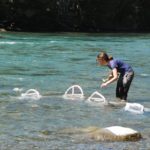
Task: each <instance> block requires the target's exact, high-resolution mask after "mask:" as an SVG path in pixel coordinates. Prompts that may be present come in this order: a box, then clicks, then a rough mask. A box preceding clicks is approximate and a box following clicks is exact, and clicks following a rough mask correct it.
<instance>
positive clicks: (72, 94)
mask: <svg viewBox="0 0 150 150" xmlns="http://www.w3.org/2000/svg"><path fill="white" fill-rule="evenodd" d="M63 98H65V99H83V98H84V93H83V90H82V88H81V87H80V86H79V85H73V86H71V87H69V88H68V89H67V90H66V92H65V94H64V95H63Z"/></svg>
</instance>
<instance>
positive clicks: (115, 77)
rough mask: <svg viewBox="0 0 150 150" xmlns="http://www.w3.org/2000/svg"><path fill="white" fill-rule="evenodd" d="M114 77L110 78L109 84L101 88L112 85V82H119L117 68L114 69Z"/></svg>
mask: <svg viewBox="0 0 150 150" xmlns="http://www.w3.org/2000/svg"><path fill="white" fill-rule="evenodd" d="M112 75H113V77H112V78H110V79H109V80H108V81H107V82H105V83H102V84H101V87H106V86H107V85H108V84H110V83H112V82H114V81H116V80H117V78H118V71H117V69H116V68H114V69H113V70H112Z"/></svg>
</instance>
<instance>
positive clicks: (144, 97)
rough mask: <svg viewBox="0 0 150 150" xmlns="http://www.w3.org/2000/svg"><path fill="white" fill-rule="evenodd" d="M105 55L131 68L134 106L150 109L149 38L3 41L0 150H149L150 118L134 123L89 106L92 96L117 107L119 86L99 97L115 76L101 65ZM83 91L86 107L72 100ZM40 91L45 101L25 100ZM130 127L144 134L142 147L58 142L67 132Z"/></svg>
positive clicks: (34, 36)
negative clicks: (69, 92) (70, 94)
mask: <svg viewBox="0 0 150 150" xmlns="http://www.w3.org/2000/svg"><path fill="white" fill-rule="evenodd" d="M100 49H104V50H105V51H106V52H108V54H110V55H112V56H113V57H114V58H120V59H122V60H124V61H126V62H127V63H129V64H130V65H131V66H132V67H133V69H134V71H135V78H134V80H133V83H132V85H131V88H130V91H129V95H128V101H129V102H131V103H140V104H142V105H144V106H145V107H147V108H150V65H149V63H150V34H121V33H120V34H112V33H111V34H109V33H107V34H89V33H16V32H6V33H0V149H1V150H16V149H17V150H27V149H28V150H29V149H32V150H54V149H62V150H65V149H67V150H93V149H95V150H148V149H150V113H149V112H144V114H142V115H136V114H133V113H130V112H125V111H124V109H123V108H122V107H107V106H103V107H102V106H99V105H91V104H89V103H86V99H87V98H88V97H89V96H90V95H91V94H92V93H93V92H94V91H98V92H100V93H102V94H103V95H104V96H105V97H106V99H107V100H108V101H109V100H115V87H116V83H113V84H111V85H110V86H108V87H106V88H104V89H101V88H100V84H101V83H102V79H103V78H105V77H106V76H107V72H108V71H109V70H108V68H106V67H100V66H98V65H97V63H96V56H97V54H98V53H99V51H100ZM74 84H78V85H80V86H81V87H82V89H83V91H84V95H85V99H84V100H66V99H63V98H62V95H63V94H64V92H65V91H66V89H67V88H68V87H70V86H71V85H74ZM28 89H36V90H37V91H38V92H39V93H40V95H41V98H40V99H39V100H36V99H32V98H31V99H30V98H25V99H24V98H22V96H21V94H22V93H25V92H26V91H27V90H28ZM114 125H117V126H124V127H129V128H133V129H134V130H137V131H139V132H140V133H141V134H142V136H143V139H142V140H140V141H137V142H97V141H88V142H87V140H86V139H79V138H76V137H75V136H74V135H71V134H68V135H67V134H66V135H62V134H59V133H60V132H59V131H61V130H63V129H69V128H87V127H89V126H95V127H99V128H104V127H109V126H114Z"/></svg>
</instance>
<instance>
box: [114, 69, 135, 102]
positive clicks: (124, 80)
mask: <svg viewBox="0 0 150 150" xmlns="http://www.w3.org/2000/svg"><path fill="white" fill-rule="evenodd" d="M133 77H134V72H133V71H130V72H126V73H125V74H124V75H121V74H120V76H119V79H118V82H117V87H116V97H117V98H120V99H123V100H127V96H128V91H129V88H130V85H131V82H132V79H133Z"/></svg>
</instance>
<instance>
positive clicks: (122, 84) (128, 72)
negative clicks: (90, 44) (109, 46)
mask: <svg viewBox="0 0 150 150" xmlns="http://www.w3.org/2000/svg"><path fill="white" fill-rule="evenodd" d="M97 61H98V63H99V64H100V65H102V66H108V67H109V68H110V69H111V74H110V75H109V78H108V79H107V80H106V82H104V83H102V84H101V87H102V88H103V87H106V86H108V85H109V84H110V83H112V82H114V81H116V80H118V81H117V87H116V97H117V98H119V99H120V100H125V101H127V96H128V91H129V88H130V85H131V82H132V79H133V77H134V71H133V69H132V67H131V66H130V65H128V64H127V63H125V62H123V61H122V60H119V59H113V57H109V56H108V55H107V53H105V52H100V53H99V54H98V55H97ZM118 74H119V76H118Z"/></svg>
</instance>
